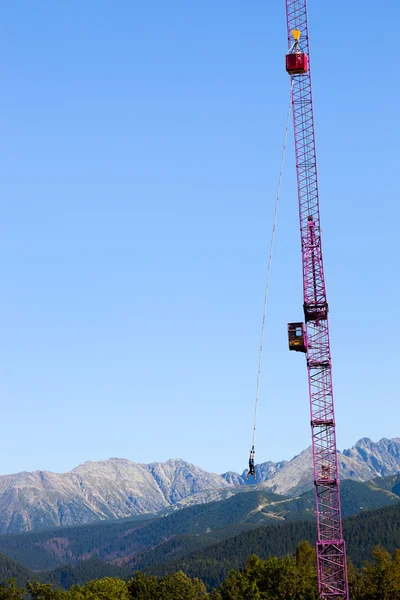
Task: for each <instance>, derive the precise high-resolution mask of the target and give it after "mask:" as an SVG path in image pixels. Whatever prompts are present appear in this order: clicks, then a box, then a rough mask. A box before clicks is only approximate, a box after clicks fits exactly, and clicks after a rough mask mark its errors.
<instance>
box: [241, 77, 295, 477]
mask: <svg viewBox="0 0 400 600" xmlns="http://www.w3.org/2000/svg"><path fill="white" fill-rule="evenodd" d="M292 89H293V82H292V85H291V87H290V94H289V107H288V111H287V119H286V129H285V137H284V142H283V150H282V158H281V168H280V173H279V181H278V191H277V194H276V200H275V212H274V221H273V225H272V234H271V243H270V246H269V259H268V269H267V281H266V285H265V294H264V308H263V318H262V324H261V341H260V353H259V356H258V370H257V386H256V402H255V407H254V426H253V441H252V446H251V451H250V459H249V472H248V475H253V476H254V478H255V476H256V474H255V471H254V454H255V450H254V444H255V438H256V425H257V408H258V394H259V389H260V378H261V362H262V353H263V344H264V329H265V318H266V313H267V301H268V293H269V281H270V277H271V264H272V252H273V249H274V241H275V230H276V218H277V216H278V206H279V198H280V194H281V183H282V175H283V166H284V164H285V154H286V142H287V136H288V131H289V123H290V109H291V105H292Z"/></svg>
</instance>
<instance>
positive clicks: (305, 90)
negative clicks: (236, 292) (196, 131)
mask: <svg viewBox="0 0 400 600" xmlns="http://www.w3.org/2000/svg"><path fill="white" fill-rule="evenodd" d="M286 12H287V26H288V46H289V49H291V48H292V47H293V37H292V31H293V30H299V31H300V33H301V35H300V40H299V45H300V46H299V47H300V51H301V52H303V53H305V54H306V55H307V56H308V58H310V52H309V38H308V25H307V6H306V0H286ZM291 78H292V105H293V121H294V138H295V148H296V170H297V184H298V200H299V213H300V232H301V248H302V257H303V285H304V316H305V322H306V325H305V334H306V335H305V348H306V358H307V368H308V381H309V393H310V411H311V430H312V450H313V461H314V483H315V492H316V509H317V526H318V541H317V566H318V582H319V592H320V594H321V597H322V598H324V599H328V598H330V599H335V600H348V598H349V594H348V584H347V567H346V549H345V543H344V541H343V536H342V520H341V512H340V488H339V473H338V460H337V452H336V432H335V416H334V403H333V389H332V368H331V352H330V342H329V326H328V303H327V298H326V288H325V279H324V269H323V262H322V247H321V229H320V213H319V199H318V179H317V163H316V152H315V135H314V115H313V103H312V87H311V74H310V70H308V71H307V72H306V73H302V74H294V75H291Z"/></svg>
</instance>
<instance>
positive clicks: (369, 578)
mask: <svg viewBox="0 0 400 600" xmlns="http://www.w3.org/2000/svg"><path fill="white" fill-rule="evenodd" d="M373 557H374V559H373V562H372V563H371V562H368V563H367V564H366V565H365V567H364V568H363V575H364V578H363V586H362V591H361V594H360V600H400V550H395V551H394V552H393V554H392V555H390V553H389V552H387V550H385V549H384V548H382V547H381V546H378V547H376V548H375V549H374V551H373Z"/></svg>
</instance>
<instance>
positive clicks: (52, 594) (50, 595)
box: [26, 581, 68, 600]
mask: <svg viewBox="0 0 400 600" xmlns="http://www.w3.org/2000/svg"><path fill="white" fill-rule="evenodd" d="M26 588H27V590H28V592H29V594H30V596H31V599H32V600H64V598H68V594H67V592H61V591H60V590H55V589H53V586H51V585H50V584H49V583H39V582H38V581H34V582H33V583H28V585H27V586H26Z"/></svg>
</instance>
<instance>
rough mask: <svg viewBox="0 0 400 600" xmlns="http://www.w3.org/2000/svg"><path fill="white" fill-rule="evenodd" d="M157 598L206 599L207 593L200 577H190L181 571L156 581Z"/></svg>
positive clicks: (179, 599) (166, 599) (173, 599)
mask: <svg viewBox="0 0 400 600" xmlns="http://www.w3.org/2000/svg"><path fill="white" fill-rule="evenodd" d="M158 590H159V598H160V599H161V598H162V599H163V600H206V598H207V596H208V594H207V590H206V588H205V585H204V583H203V582H202V581H200V579H193V580H192V579H190V577H187V575H185V574H184V573H182V571H178V573H175V574H174V575H165V577H162V578H161V579H160V581H159V582H158Z"/></svg>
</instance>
